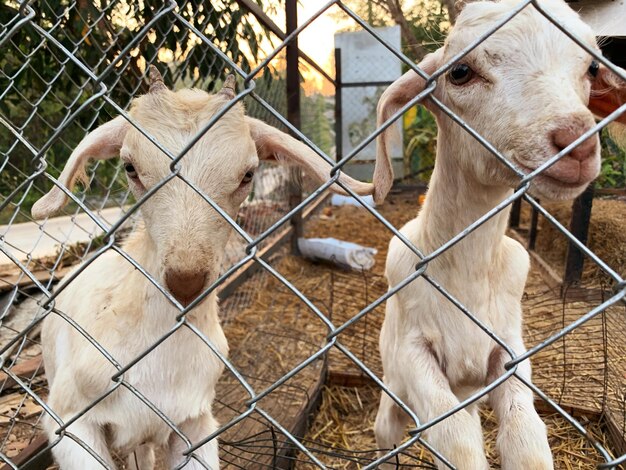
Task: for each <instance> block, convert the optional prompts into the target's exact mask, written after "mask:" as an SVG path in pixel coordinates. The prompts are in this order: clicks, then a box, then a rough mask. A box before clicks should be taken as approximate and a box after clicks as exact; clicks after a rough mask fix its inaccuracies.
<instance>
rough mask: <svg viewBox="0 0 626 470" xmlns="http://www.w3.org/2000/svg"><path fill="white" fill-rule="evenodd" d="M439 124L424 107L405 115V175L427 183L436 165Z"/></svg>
mask: <svg viewBox="0 0 626 470" xmlns="http://www.w3.org/2000/svg"><path fill="white" fill-rule="evenodd" d="M436 150H437V123H436V122H435V117H434V116H433V115H432V114H431V113H430V112H429V111H428V110H426V108H424V107H423V106H417V107H415V108H412V109H411V110H409V111H408V112H407V113H406V114H405V115H404V154H403V157H404V174H405V175H407V176H410V175H415V176H416V178H417V179H418V180H419V181H421V182H423V183H427V182H428V180H430V175H431V174H432V168H433V166H434V165H435V154H436Z"/></svg>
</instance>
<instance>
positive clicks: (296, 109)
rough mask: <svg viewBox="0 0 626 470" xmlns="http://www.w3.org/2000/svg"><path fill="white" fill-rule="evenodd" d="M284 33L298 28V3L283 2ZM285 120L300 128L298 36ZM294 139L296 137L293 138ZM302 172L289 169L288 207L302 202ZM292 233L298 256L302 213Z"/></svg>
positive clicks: (292, 47)
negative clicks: (285, 22)
mask: <svg viewBox="0 0 626 470" xmlns="http://www.w3.org/2000/svg"><path fill="white" fill-rule="evenodd" d="M285 16H286V21H287V24H286V31H287V34H288V35H289V34H291V33H293V32H294V31H295V30H296V29H297V28H298V2H297V0H286V2H285ZM286 52H287V119H288V120H289V122H291V123H292V124H293V126H294V127H295V128H296V129H298V130H299V129H300V128H301V112H300V70H299V67H298V36H294V38H293V39H292V40H291V41H290V42H288V43H287V51H286ZM294 137H297V135H296V136H294ZM301 180H302V171H301V170H300V169H299V168H297V167H293V168H291V169H290V178H289V207H290V208H294V207H297V206H298V205H299V204H300V203H301V202H302V188H301V186H300V181H301ZM291 226H292V227H293V233H292V236H291V251H292V253H293V254H295V255H299V254H300V250H299V249H298V239H299V238H302V237H303V235H304V226H303V222H302V212H297V213H295V214H294V215H293V217H292V219H291Z"/></svg>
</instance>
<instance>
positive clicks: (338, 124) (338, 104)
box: [335, 47, 343, 161]
mask: <svg viewBox="0 0 626 470" xmlns="http://www.w3.org/2000/svg"><path fill="white" fill-rule="evenodd" d="M341 85H342V83H341V49H340V48H339V47H336V48H335V160H337V161H339V160H341V158H342V157H343V132H342V129H341V128H342V127H343V120H342V112H343V109H342V104H343V103H342V100H341V93H342V89H341Z"/></svg>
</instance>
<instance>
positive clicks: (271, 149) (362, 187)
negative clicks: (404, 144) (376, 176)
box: [246, 116, 374, 196]
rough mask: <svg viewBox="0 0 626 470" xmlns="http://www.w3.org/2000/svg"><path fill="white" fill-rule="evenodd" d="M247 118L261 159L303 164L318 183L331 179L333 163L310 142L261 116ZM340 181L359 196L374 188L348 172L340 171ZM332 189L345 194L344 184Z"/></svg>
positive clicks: (333, 186)
mask: <svg viewBox="0 0 626 470" xmlns="http://www.w3.org/2000/svg"><path fill="white" fill-rule="evenodd" d="M246 121H247V123H248V125H249V126H250V134H251V135H252V139H253V140H254V144H255V146H256V151H257V154H258V155H259V159H260V160H275V161H279V162H280V161H285V162H287V163H294V164H296V165H299V166H301V167H302V168H303V169H304V170H305V171H306V172H307V173H308V174H309V175H310V176H313V177H314V178H315V179H316V180H317V181H318V182H319V183H323V182H325V181H328V179H330V169H331V166H330V165H329V164H328V163H327V162H325V161H324V160H323V159H322V158H321V157H320V156H319V155H318V154H317V153H315V152H314V151H313V150H311V148H309V146H308V145H306V144H304V143H302V142H300V141H299V140H297V139H294V138H293V137H291V136H290V135H288V134H285V133H284V132H282V131H279V130H278V129H276V128H274V127H272V126H270V125H268V124H265V123H264V122H263V121H259V120H258V119H254V118H251V117H249V116H246ZM339 181H341V182H342V183H344V184H345V185H346V186H347V187H349V188H350V189H351V190H352V191H354V192H355V193H357V194H358V195H360V196H366V195H369V194H372V193H373V192H374V188H373V186H372V184H371V183H363V182H361V181H357V180H355V179H352V178H350V177H349V176H348V175H346V174H345V173H342V174H341V176H340V177H339ZM330 190H331V191H332V192H334V193H337V194H346V192H345V191H344V190H343V188H341V187H340V186H339V185H337V184H333V185H332V186H331V187H330Z"/></svg>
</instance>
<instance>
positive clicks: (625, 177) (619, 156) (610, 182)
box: [596, 129, 626, 188]
mask: <svg viewBox="0 0 626 470" xmlns="http://www.w3.org/2000/svg"><path fill="white" fill-rule="evenodd" d="M600 141H601V142H602V166H601V169H600V176H599V177H598V179H597V180H596V186H597V187H599V188H626V148H624V147H623V146H620V145H619V144H618V143H617V142H616V140H615V139H614V138H613V137H612V136H611V134H610V132H609V131H608V130H607V129H603V130H602V135H601V140H600Z"/></svg>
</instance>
